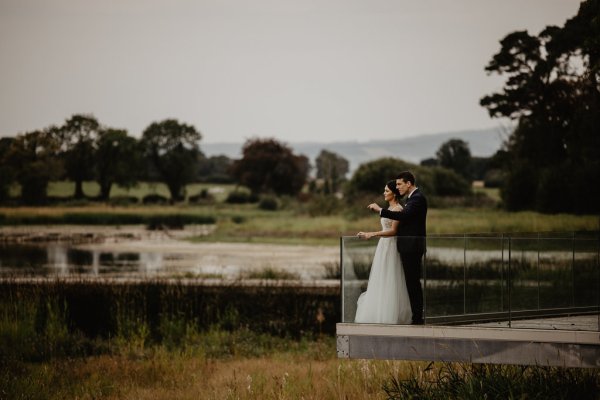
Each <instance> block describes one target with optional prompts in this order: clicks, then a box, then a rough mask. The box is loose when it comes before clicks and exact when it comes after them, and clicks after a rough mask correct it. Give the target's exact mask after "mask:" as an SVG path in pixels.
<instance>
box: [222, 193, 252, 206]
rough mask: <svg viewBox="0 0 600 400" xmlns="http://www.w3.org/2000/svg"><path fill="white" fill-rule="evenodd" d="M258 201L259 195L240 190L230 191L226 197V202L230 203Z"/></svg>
mask: <svg viewBox="0 0 600 400" xmlns="http://www.w3.org/2000/svg"><path fill="white" fill-rule="evenodd" d="M257 201H258V197H257V196H256V195H254V194H252V193H248V192H244V191H238V190H235V191H233V192H230V193H229V194H228V195H227V198H226V199H225V202H226V203H229V204H245V203H256V202H257Z"/></svg>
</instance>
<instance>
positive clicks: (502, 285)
mask: <svg viewBox="0 0 600 400" xmlns="http://www.w3.org/2000/svg"><path fill="white" fill-rule="evenodd" d="M500 244H501V246H502V247H501V249H502V255H501V262H500V311H504V233H503V234H502V235H501V236H500Z"/></svg>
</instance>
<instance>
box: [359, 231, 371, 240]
mask: <svg viewBox="0 0 600 400" xmlns="http://www.w3.org/2000/svg"><path fill="white" fill-rule="evenodd" d="M356 236H358V237H359V238H360V239H367V240H368V239H370V238H371V237H372V236H373V235H371V233H369V232H358V233H357V234H356Z"/></svg>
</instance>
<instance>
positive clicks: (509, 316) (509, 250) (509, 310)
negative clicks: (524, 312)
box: [508, 236, 512, 328]
mask: <svg viewBox="0 0 600 400" xmlns="http://www.w3.org/2000/svg"><path fill="white" fill-rule="evenodd" d="M511 247H512V238H511V237H510V236H509V237H508V327H509V328H511V327H512V320H511V319H512V315H511V313H512V309H511V305H512V304H511V303H512V302H511V286H512V280H511V279H512V277H511V262H512V254H511Z"/></svg>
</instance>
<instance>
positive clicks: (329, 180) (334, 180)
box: [315, 150, 349, 192]
mask: <svg viewBox="0 0 600 400" xmlns="http://www.w3.org/2000/svg"><path fill="white" fill-rule="evenodd" d="M315 164H316V167H317V178H319V179H323V181H324V182H325V187H326V188H329V190H330V191H331V192H337V191H338V189H339V184H340V182H342V181H343V180H344V179H345V178H346V174H347V173H348V167H349V164H348V160H346V159H345V158H344V157H342V156H340V155H339V154H337V153H334V152H331V151H327V150H321V152H320V153H319V155H318V156H317V158H316V159H315Z"/></svg>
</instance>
